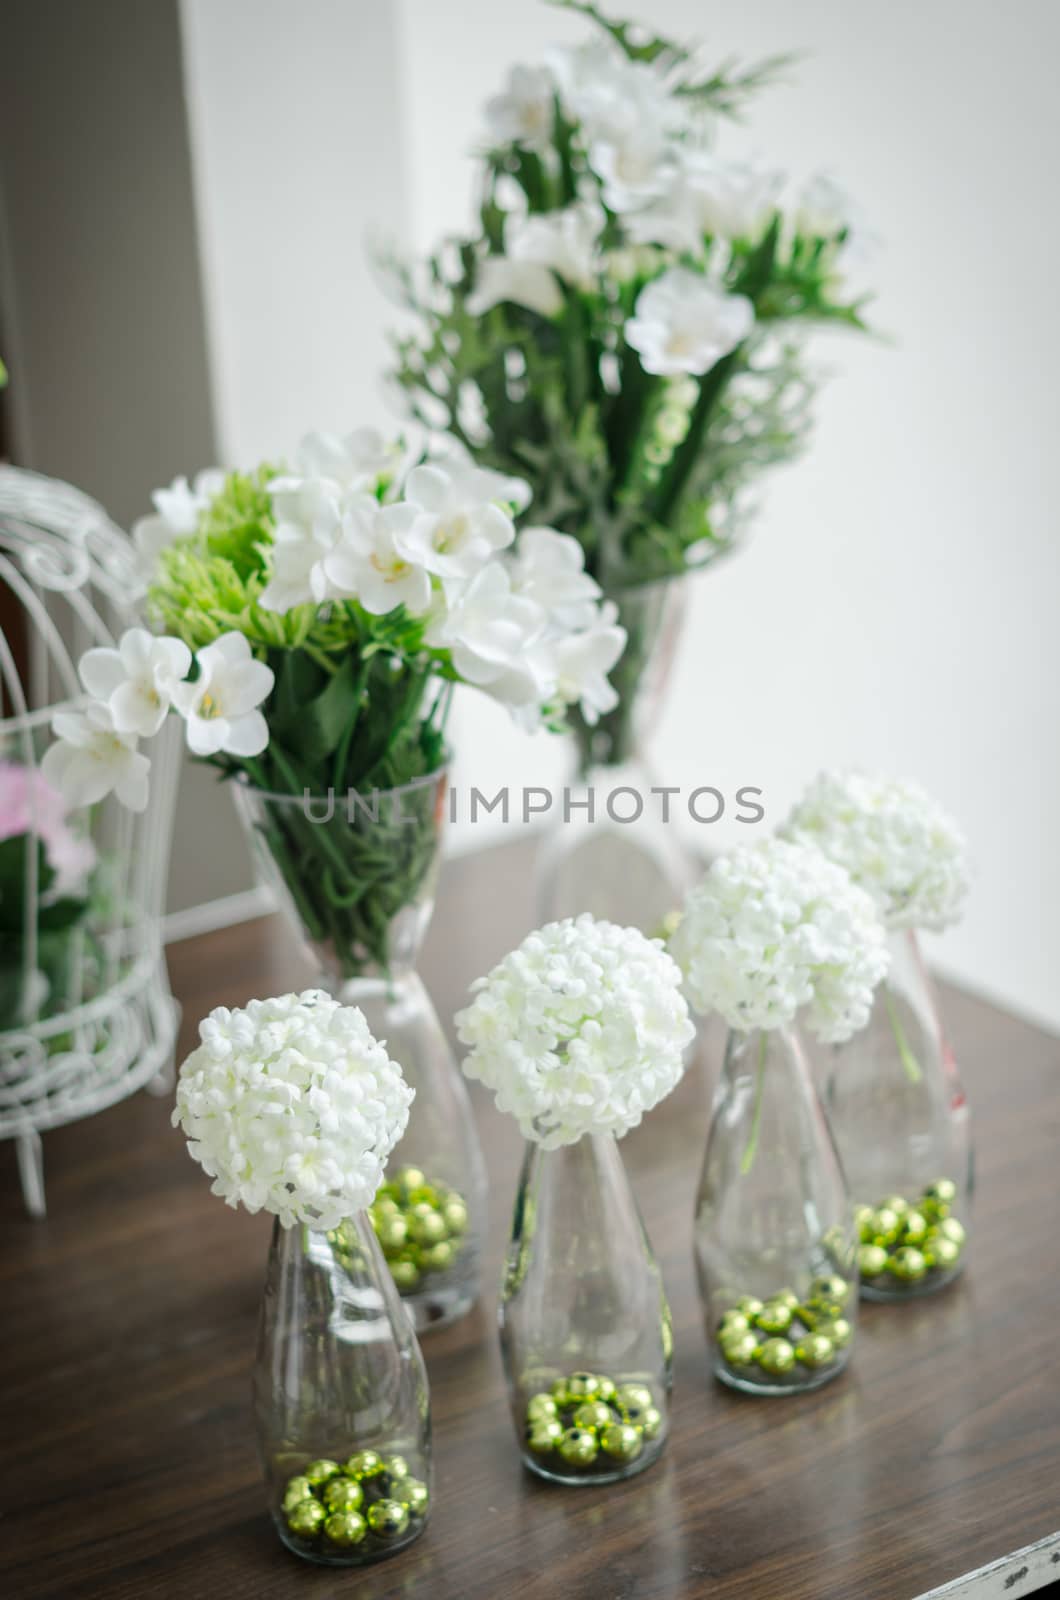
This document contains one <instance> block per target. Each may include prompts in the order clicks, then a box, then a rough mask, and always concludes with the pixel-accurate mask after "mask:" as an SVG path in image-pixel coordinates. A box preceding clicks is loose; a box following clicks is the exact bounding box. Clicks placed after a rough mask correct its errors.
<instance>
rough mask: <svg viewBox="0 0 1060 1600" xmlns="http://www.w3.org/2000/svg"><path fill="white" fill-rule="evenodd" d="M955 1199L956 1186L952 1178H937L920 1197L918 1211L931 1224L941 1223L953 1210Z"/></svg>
mask: <svg viewBox="0 0 1060 1600" xmlns="http://www.w3.org/2000/svg"><path fill="white" fill-rule="evenodd" d="M956 1198H957V1185H956V1184H955V1183H954V1182H953V1179H952V1178H938V1179H936V1181H935V1182H934V1183H929V1184H928V1186H927V1188H926V1189H925V1190H924V1193H923V1194H922V1195H921V1197H920V1210H921V1211H922V1212H923V1213H924V1215H925V1217H929V1218H930V1219H931V1221H933V1222H941V1221H942V1219H943V1217H948V1216H949V1214H950V1212H951V1211H952V1210H953V1202H954V1201H955V1200H956Z"/></svg>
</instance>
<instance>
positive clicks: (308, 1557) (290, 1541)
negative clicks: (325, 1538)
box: [273, 1517, 429, 1567]
mask: <svg viewBox="0 0 1060 1600" xmlns="http://www.w3.org/2000/svg"><path fill="white" fill-rule="evenodd" d="M273 1520H274V1524H275V1527H276V1531H277V1533H278V1534H279V1535H280V1540H281V1543H283V1544H284V1545H285V1546H286V1547H287V1549H288V1550H290V1552H291V1554H292V1555H296V1556H297V1557H298V1558H299V1560H301V1561H309V1562H311V1563H312V1564H313V1566H315V1567H374V1566H375V1565H376V1563H377V1562H379V1561H388V1560H389V1559H390V1557H391V1556H396V1555H399V1554H400V1553H401V1551H402V1550H407V1549H408V1547H409V1545H410V1544H415V1542H416V1540H417V1539H418V1538H419V1536H420V1534H421V1533H422V1532H423V1530H424V1529H425V1528H426V1526H427V1523H428V1520H429V1519H428V1518H427V1517H419V1518H417V1519H416V1522H415V1525H414V1526H410V1528H409V1530H408V1532H407V1533H406V1534H404V1536H403V1537H401V1538H399V1539H388V1540H387V1541H386V1542H385V1543H384V1542H383V1541H382V1540H379V1539H374V1538H373V1539H371V1542H369V1540H367V1539H366V1540H365V1542H364V1543H363V1544H359V1545H354V1546H353V1547H352V1548H350V1549H347V1550H340V1549H338V1548H333V1549H331V1550H329V1549H328V1548H327V1547H326V1546H325V1545H322V1544H320V1543H319V1541H316V1542H313V1543H310V1542H309V1541H308V1540H303V1539H299V1538H297V1537H295V1536H293V1535H292V1533H291V1530H290V1529H289V1528H288V1527H286V1526H285V1524H284V1523H283V1522H282V1521H281V1520H279V1519H277V1518H274V1519H273Z"/></svg>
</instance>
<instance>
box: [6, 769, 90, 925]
mask: <svg viewBox="0 0 1060 1600" xmlns="http://www.w3.org/2000/svg"><path fill="white" fill-rule="evenodd" d="M34 832H35V833H37V834H38V835H39V836H40V838H41V839H42V840H43V842H44V854H45V859H46V861H47V863H48V865H49V866H50V867H51V869H52V871H53V872H54V873H55V881H54V882H53V883H52V885H51V889H50V894H51V896H52V898H54V899H58V898H60V897H61V896H63V895H68V894H71V893H76V892H77V891H79V890H82V889H83V887H84V882H85V879H86V878H87V877H88V874H89V873H90V872H91V871H92V868H93V867H94V866H95V864H96V851H95V846H94V845H93V843H92V841H91V839H88V838H85V836H84V835H83V834H80V833H76V832H75V831H74V829H73V828H71V827H70V826H69V825H68V823H67V821H66V804H65V802H64V800H63V798H62V796H61V795H60V794H59V793H58V791H57V790H56V789H53V788H52V786H51V784H50V783H48V781H47V779H46V778H44V777H43V776H42V774H41V773H40V772H38V771H37V769H36V768H35V767H25V766H23V765H22V764H21V763H20V762H17V761H0V840H3V839H13V838H16V837H18V836H19V835H20V834H24V833H34Z"/></svg>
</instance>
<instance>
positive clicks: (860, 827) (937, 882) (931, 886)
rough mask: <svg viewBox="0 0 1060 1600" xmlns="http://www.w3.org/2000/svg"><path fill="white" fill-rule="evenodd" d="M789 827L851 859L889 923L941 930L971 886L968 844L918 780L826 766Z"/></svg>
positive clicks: (831, 853)
mask: <svg viewBox="0 0 1060 1600" xmlns="http://www.w3.org/2000/svg"><path fill="white" fill-rule="evenodd" d="M783 831H784V833H785V835H786V836H787V837H788V838H790V839H794V840H795V841H796V842H797V843H799V844H804V845H813V846H815V847H816V848H817V849H818V850H821V851H822V852H823V853H824V854H825V855H826V856H827V857H828V859H829V860H830V861H835V862H838V864H839V865H840V866H841V867H845V868H846V870H847V872H849V873H850V876H851V877H852V878H853V880H854V882H855V883H857V884H860V885H861V887H862V888H863V889H866V890H867V891H868V893H869V894H870V895H871V896H872V898H873V899H874V900H875V902H876V904H877V906H878V907H879V909H880V912H881V914H882V916H883V917H884V918H885V920H886V923H887V926H888V927H889V928H931V929H934V930H935V931H936V932H938V931H941V930H942V929H943V928H948V927H950V926H952V924H953V923H955V922H957V921H959V919H960V915H961V912H962V910H963V905H964V898H965V895H966V894H967V892H968V877H969V870H968V853H967V845H966V843H965V839H964V836H963V834H962V833H961V831H960V829H959V828H958V827H957V825H956V823H955V822H954V821H953V820H952V819H951V818H950V817H949V816H947V814H946V812H945V811H943V809H942V807H941V806H939V805H937V804H936V802H935V801H934V800H933V799H932V798H931V796H930V795H928V794H926V793H925V791H924V790H923V789H922V788H921V787H920V785H919V784H916V783H911V782H909V781H907V780H903V779H899V778H881V777H872V776H869V775H867V774H865V773H860V772H822V773H820V774H819V775H818V776H817V777H816V778H815V779H814V781H813V782H812V783H811V784H810V786H809V788H808V789H807V790H806V793H805V794H804V795H803V797H802V799H801V800H800V801H799V803H798V805H797V806H796V807H795V809H794V810H793V811H792V813H791V815H790V817H789V818H788V820H787V822H786V823H785V825H784V830H783Z"/></svg>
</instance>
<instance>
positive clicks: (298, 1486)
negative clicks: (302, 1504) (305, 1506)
mask: <svg viewBox="0 0 1060 1600" xmlns="http://www.w3.org/2000/svg"><path fill="white" fill-rule="evenodd" d="M312 1493H313V1485H312V1484H311V1483H310V1481H309V1479H308V1478H307V1477H305V1476H304V1475H303V1474H299V1476H298V1477H297V1478H292V1479H291V1481H290V1483H288V1485H287V1487H286V1489H285V1490H284V1491H283V1509H284V1510H285V1511H290V1510H292V1508H293V1507H294V1506H296V1505H297V1504H298V1502H299V1500H307V1499H309V1498H310V1496H311V1495H312Z"/></svg>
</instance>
